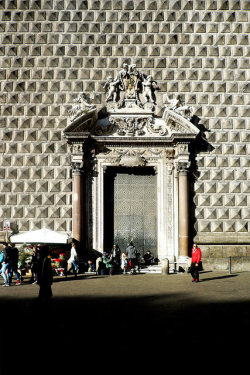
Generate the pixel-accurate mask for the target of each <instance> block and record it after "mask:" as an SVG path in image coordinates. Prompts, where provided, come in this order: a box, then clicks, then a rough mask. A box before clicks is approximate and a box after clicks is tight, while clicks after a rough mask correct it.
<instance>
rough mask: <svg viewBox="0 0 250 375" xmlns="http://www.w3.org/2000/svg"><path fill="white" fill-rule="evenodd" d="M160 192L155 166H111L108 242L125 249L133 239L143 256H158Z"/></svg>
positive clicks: (108, 175)
mask: <svg viewBox="0 0 250 375" xmlns="http://www.w3.org/2000/svg"><path fill="white" fill-rule="evenodd" d="M156 197H157V192H156V176H155V174H154V170H153V169H152V168H109V170H108V171H107V173H106V176H105V205H104V218H105V225H104V244H105V250H109V249H110V248H111V246H112V243H114V244H116V243H118V244H119V246H120V248H121V250H122V251H123V250H125V249H126V247H127V245H128V242H129V241H130V240H133V242H134V244H135V245H136V248H137V249H138V250H139V251H140V253H141V255H143V254H145V252H146V251H147V250H150V251H151V252H152V253H153V254H154V255H155V256H157V201H156Z"/></svg>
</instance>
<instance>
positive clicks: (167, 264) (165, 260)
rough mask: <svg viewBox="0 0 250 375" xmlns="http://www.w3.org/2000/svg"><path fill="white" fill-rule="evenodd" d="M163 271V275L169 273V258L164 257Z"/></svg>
mask: <svg viewBox="0 0 250 375" xmlns="http://www.w3.org/2000/svg"><path fill="white" fill-rule="evenodd" d="M161 273H162V274H163V275H168V274H169V260H168V259H162V267H161Z"/></svg>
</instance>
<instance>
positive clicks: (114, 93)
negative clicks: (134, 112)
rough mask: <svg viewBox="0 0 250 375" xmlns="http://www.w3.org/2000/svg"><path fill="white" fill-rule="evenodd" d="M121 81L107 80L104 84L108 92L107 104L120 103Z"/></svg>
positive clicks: (109, 78)
mask: <svg viewBox="0 0 250 375" xmlns="http://www.w3.org/2000/svg"><path fill="white" fill-rule="evenodd" d="M119 85H120V80H119V79H116V80H115V81H113V78H112V77H108V78H107V82H106V83H105V84H104V86H103V88H104V89H105V91H106V102H108V101H110V100H111V101H114V102H116V101H118V98H119V93H120V88H119Z"/></svg>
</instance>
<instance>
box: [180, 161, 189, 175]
mask: <svg viewBox="0 0 250 375" xmlns="http://www.w3.org/2000/svg"><path fill="white" fill-rule="evenodd" d="M190 165H191V162H190V161H179V162H178V164H177V170H178V172H179V173H187V172H188V170H189V167H190Z"/></svg>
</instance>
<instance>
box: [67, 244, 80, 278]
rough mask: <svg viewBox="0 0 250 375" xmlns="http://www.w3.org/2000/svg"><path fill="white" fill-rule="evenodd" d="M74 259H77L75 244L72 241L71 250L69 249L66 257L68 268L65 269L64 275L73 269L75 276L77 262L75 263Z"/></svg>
mask: <svg viewBox="0 0 250 375" xmlns="http://www.w3.org/2000/svg"><path fill="white" fill-rule="evenodd" d="M76 260H77V252H76V244H75V243H74V242H73V243H72V247H71V250H70V257H69V259H68V269H67V272H66V276H67V275H68V273H69V272H70V271H71V270H73V272H74V275H75V277H77V263H76Z"/></svg>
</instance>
